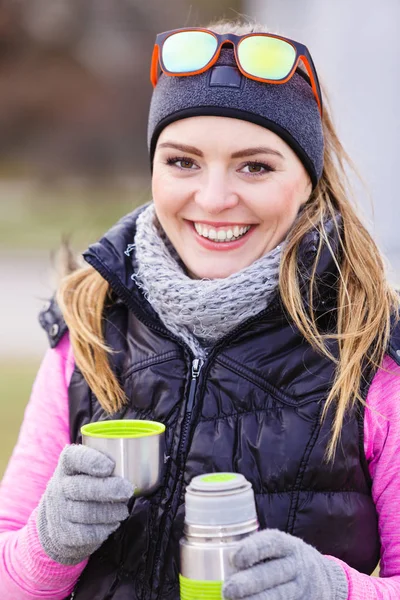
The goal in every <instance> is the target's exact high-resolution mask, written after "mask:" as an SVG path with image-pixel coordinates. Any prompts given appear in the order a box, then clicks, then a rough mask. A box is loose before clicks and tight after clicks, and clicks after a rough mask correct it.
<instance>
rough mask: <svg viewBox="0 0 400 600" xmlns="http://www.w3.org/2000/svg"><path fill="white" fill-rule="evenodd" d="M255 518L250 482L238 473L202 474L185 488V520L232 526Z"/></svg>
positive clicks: (207, 524) (195, 522)
mask: <svg viewBox="0 0 400 600" xmlns="http://www.w3.org/2000/svg"><path fill="white" fill-rule="evenodd" d="M256 518H257V513H256V506H255V501H254V493H253V488H252V487H251V483H250V482H249V481H247V479H246V478H245V477H244V476H243V475H241V474H240V473H206V474H204V475H198V476H197V477H194V478H193V479H192V481H191V482H190V484H189V485H188V487H187V489H186V497H185V522H186V523H188V524H192V525H202V526H204V527H207V526H209V525H234V524H238V523H244V522H246V521H251V520H253V519H256Z"/></svg>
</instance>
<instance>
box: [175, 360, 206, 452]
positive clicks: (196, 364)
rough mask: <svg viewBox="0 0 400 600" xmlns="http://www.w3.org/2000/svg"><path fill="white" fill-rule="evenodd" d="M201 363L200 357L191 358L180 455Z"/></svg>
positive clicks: (188, 423)
mask: <svg viewBox="0 0 400 600" xmlns="http://www.w3.org/2000/svg"><path fill="white" fill-rule="evenodd" d="M203 364H204V361H203V360H201V358H195V359H193V360H192V379H191V381H190V387H189V398H188V401H187V404H186V410H185V420H184V423H183V427H182V435H181V440H180V444H179V450H178V456H182V450H183V449H184V448H185V445H186V438H187V435H188V432H189V427H190V421H191V418H192V410H193V404H194V398H195V395H196V389H197V382H198V380H199V375H200V371H201V368H202V366H203Z"/></svg>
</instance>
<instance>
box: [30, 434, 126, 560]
mask: <svg viewBox="0 0 400 600" xmlns="http://www.w3.org/2000/svg"><path fill="white" fill-rule="evenodd" d="M114 466H115V465H114V461H113V460H112V459H111V458H109V457H108V456H106V455H105V454H103V453H102V452H99V451H97V450H94V449H93V448H88V447H87V446H81V445H70V446H66V448H64V450H63V451H62V453H61V455H60V458H59V461H58V465H57V468H56V470H55V471H54V474H53V477H52V478H51V479H50V481H49V483H48V484H47V488H46V491H45V493H44V494H43V496H42V498H41V500H40V504H39V510H38V513H37V520H36V524H37V530H38V534H39V540H40V543H41V545H42V547H43V549H44V551H45V552H46V554H47V555H48V556H49V557H50V558H52V559H53V560H54V561H56V562H58V563H61V564H63V565H76V564H78V563H79V562H81V561H82V560H83V559H85V558H87V557H88V556H90V554H92V553H93V552H94V551H95V550H97V548H99V547H100V546H101V545H102V543H103V542H104V541H105V540H106V539H107V538H108V537H109V535H110V534H111V533H112V532H113V531H115V530H116V529H118V527H119V525H120V522H121V521H123V520H125V519H126V518H127V517H128V515H129V511H128V507H127V502H128V500H129V498H130V497H131V496H132V495H133V491H134V487H133V485H132V484H131V483H130V482H129V481H127V480H126V479H124V478H122V477H117V476H111V474H112V472H113V470H114Z"/></svg>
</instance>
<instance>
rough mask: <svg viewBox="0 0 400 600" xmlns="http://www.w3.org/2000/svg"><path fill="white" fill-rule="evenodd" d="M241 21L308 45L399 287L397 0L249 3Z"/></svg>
mask: <svg viewBox="0 0 400 600" xmlns="http://www.w3.org/2000/svg"><path fill="white" fill-rule="evenodd" d="M243 13H245V14H246V15H248V16H251V17H254V18H256V19H258V20H260V21H261V22H263V23H265V24H266V25H267V27H268V30H269V31H271V32H273V33H279V34H282V35H287V36H288V37H290V38H292V39H294V40H298V41H300V42H303V43H304V44H305V45H306V46H307V47H308V49H309V50H310V52H311V55H312V57H313V60H314V63H315V66H316V69H317V72H318V75H319V77H320V79H321V80H322V82H323V83H324V84H325V86H326V87H327V89H328V93H329V96H330V99H331V105H332V109H333V117H334V122H335V125H336V128H337V130H338V133H339V136H340V139H341V141H342V143H343V144H344V147H345V149H346V150H347V151H348V153H349V154H350V156H351V157H352V159H353V160H354V162H355V163H356V166H357V167H358V170H359V172H360V173H361V175H362V177H363V178H364V180H365V181H366V183H367V185H368V189H369V190H370V193H371V195H372V200H373V206H372V208H371V203H370V200H369V199H368V198H367V196H366V194H365V192H364V191H363V190H362V189H361V187H360V186H359V185H357V186H356V190H357V197H358V200H359V203H360V205H361V207H362V209H363V213H364V215H365V218H366V221H367V224H369V228H370V230H371V231H372V232H373V233H374V234H375V237H376V239H377V241H378V243H379V245H380V247H381V249H382V250H383V252H384V253H385V254H386V256H387V257H388V259H389V261H390V263H391V264H392V266H393V267H392V271H389V275H390V277H391V279H395V280H396V282H400V190H399V187H400V36H399V30H400V0H382V1H381V2H376V0H335V1H333V0H330V1H328V0H301V1H300V0H245V2H244V9H243Z"/></svg>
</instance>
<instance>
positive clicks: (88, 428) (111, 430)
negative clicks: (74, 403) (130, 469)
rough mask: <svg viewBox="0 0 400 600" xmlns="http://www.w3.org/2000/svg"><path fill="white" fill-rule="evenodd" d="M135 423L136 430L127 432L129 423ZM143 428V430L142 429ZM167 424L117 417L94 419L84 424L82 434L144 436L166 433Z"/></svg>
mask: <svg viewBox="0 0 400 600" xmlns="http://www.w3.org/2000/svg"><path fill="white" fill-rule="evenodd" d="M133 424H134V425H135V427H136V428H137V430H136V431H134V432H132V433H130V434H129V433H127V431H128V430H129V425H131V426H132V425H133ZM141 429H142V431H140V430H141ZM164 431H165V425H164V424H163V423H159V422H158V421H145V420H141V419H116V420H110V421H94V422H93V423H87V424H86V425H82V427H81V434H82V435H84V436H86V437H92V438H104V439H117V438H131V439H134V438H143V437H150V436H154V435H160V434H161V433H164Z"/></svg>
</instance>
